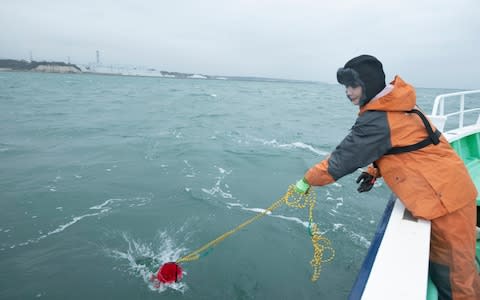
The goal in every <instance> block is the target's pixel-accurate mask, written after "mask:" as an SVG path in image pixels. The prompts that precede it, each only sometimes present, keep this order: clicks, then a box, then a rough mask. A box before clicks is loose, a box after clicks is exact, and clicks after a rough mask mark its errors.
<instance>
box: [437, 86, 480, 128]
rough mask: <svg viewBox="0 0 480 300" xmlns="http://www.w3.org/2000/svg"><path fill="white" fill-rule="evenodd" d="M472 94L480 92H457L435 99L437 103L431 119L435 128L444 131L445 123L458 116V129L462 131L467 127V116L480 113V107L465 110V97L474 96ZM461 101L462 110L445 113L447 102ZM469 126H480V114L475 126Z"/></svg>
mask: <svg viewBox="0 0 480 300" xmlns="http://www.w3.org/2000/svg"><path fill="white" fill-rule="evenodd" d="M472 94H479V95H480V90H473V91H464V92H457V93H450V94H443V95H438V96H437V97H436V98H435V102H434V104H433V108H432V114H431V115H430V118H431V119H432V121H433V122H434V123H435V126H436V127H437V128H438V129H439V130H440V131H443V130H444V128H445V123H446V121H447V119H448V118H451V117H453V116H458V126H457V127H456V128H457V129H462V128H464V127H465V115H466V114H471V113H473V112H480V107H478V108H472V109H465V96H466V95H472ZM447 100H448V101H455V100H457V101H459V102H460V103H459V104H460V108H459V110H458V111H455V112H452V113H446V112H445V102H446V101H447ZM468 125H480V113H479V114H478V117H477V120H476V122H475V123H474V124H468Z"/></svg>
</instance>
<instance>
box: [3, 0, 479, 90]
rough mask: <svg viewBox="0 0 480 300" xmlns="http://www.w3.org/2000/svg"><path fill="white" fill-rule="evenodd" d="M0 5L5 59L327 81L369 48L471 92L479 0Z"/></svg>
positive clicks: (397, 70)
mask: <svg viewBox="0 0 480 300" xmlns="http://www.w3.org/2000/svg"><path fill="white" fill-rule="evenodd" d="M3 2H4V3H2V10H1V11H0V26H1V28H2V29H3V30H2V32H1V33H0V45H1V47H0V57H2V58H17V59H27V58H28V57H29V52H30V51H32V53H33V56H34V59H38V60H42V59H45V60H64V61H65V60H66V59H67V57H70V59H71V61H72V62H73V63H88V62H93V61H94V60H95V51H96V50H97V49H98V50H100V52H101V56H102V61H103V62H104V63H105V64H132V65H143V66H152V67H155V68H159V69H162V70H170V71H179V72H199V73H204V74H214V75H250V76H268V77H278V78H291V79H306V80H318V81H325V82H331V83H333V82H335V72H336V69H337V68H338V67H340V66H342V65H343V64H344V63H345V61H347V60H348V59H350V58H351V57H353V56H355V55H359V54H363V53H369V54H373V55H376V56H377V57H378V58H379V59H380V60H381V61H382V62H383V64H384V67H385V70H386V73H387V76H388V77H389V78H393V76H394V75H395V74H399V75H401V76H402V77H403V78H404V79H405V80H407V81H409V82H411V83H413V84H414V85H416V86H424V87H449V88H480V79H479V77H478V74H480V73H479V72H478V69H479V67H480V63H479V61H480V34H479V33H480V18H479V17H478V16H479V15H480V2H479V1H478V0H458V1H446V0H439V1H416V0H406V1H380V0H365V1H360V0H356V1H353V0H348V1H329V2H326V1H308V0H276V1H273V0H263V1H262V0H255V1H254V0H241V1H235V2H233V1H218V0H205V1H194V0H177V1H168V2H167V1H154V0H146V1H132V0H127V1H103V0H97V1H93V0H84V1H60V0H57V1H54V0H46V1H34V0H31V1H28V0H10V1H3ZM322 2H325V3H322ZM6 29H7V30H6Z"/></svg>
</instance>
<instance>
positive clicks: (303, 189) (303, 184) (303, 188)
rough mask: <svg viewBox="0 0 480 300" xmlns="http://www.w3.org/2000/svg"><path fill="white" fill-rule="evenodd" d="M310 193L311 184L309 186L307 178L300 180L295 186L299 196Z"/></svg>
mask: <svg viewBox="0 0 480 300" xmlns="http://www.w3.org/2000/svg"><path fill="white" fill-rule="evenodd" d="M309 191H310V184H308V182H307V181H306V180H305V178H303V179H300V180H299V181H297V183H296V184H295V192H297V193H299V194H308V192H309Z"/></svg>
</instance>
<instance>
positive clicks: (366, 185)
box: [357, 172, 377, 193]
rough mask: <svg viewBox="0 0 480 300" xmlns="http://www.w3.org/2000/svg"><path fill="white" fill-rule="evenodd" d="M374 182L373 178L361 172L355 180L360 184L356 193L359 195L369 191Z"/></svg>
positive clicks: (374, 178)
mask: <svg viewBox="0 0 480 300" xmlns="http://www.w3.org/2000/svg"><path fill="white" fill-rule="evenodd" d="M376 180H377V178H376V177H375V176H373V175H370V174H368V173H367V172H362V174H360V176H358V178H357V183H360V182H361V183H360V185H359V186H358V188H357V191H358V192H359V193H363V192H368V191H370V190H371V189H372V187H373V184H374V183H375V181H376Z"/></svg>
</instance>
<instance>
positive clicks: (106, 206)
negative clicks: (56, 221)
mask: <svg viewBox="0 0 480 300" xmlns="http://www.w3.org/2000/svg"><path fill="white" fill-rule="evenodd" d="M132 201H133V202H134V203H131V202H132ZM150 201H151V197H135V198H131V199H120V198H116V199H108V200H106V201H105V202H103V203H101V204H99V205H95V206H92V207H90V208H89V210H93V211H94V212H90V213H85V214H83V215H80V216H73V217H72V218H71V220H70V221H68V222H67V223H64V224H60V225H58V226H57V228H55V229H53V230H50V231H48V232H47V233H43V234H41V235H39V236H38V237H36V238H31V239H29V240H27V241H24V242H21V243H18V244H14V245H11V246H9V247H8V248H10V249H14V248H16V247H24V246H27V245H30V244H35V243H38V242H40V241H41V240H44V239H46V238H48V237H50V236H52V235H55V234H58V233H61V232H63V231H64V230H66V229H67V228H69V227H71V226H73V225H75V224H76V223H78V222H79V221H81V220H83V219H85V218H89V217H94V216H103V215H106V214H107V213H108V212H110V211H111V210H112V209H113V208H114V207H115V206H114V205H116V204H117V203H122V202H130V204H129V207H138V206H143V205H145V204H147V203H148V202H150ZM57 209H58V207H57ZM0 250H5V248H2V249H0Z"/></svg>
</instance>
